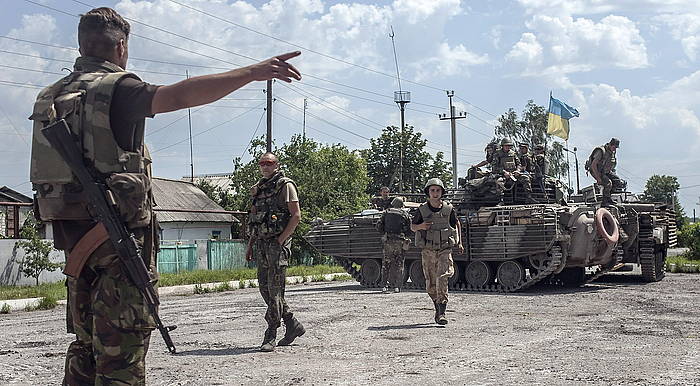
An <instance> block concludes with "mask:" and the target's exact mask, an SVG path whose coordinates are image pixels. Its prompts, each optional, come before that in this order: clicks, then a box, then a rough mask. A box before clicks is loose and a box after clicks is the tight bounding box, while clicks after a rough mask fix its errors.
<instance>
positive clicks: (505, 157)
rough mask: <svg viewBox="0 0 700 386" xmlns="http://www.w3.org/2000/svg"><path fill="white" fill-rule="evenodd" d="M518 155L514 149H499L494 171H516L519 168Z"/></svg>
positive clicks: (495, 158)
mask: <svg viewBox="0 0 700 386" xmlns="http://www.w3.org/2000/svg"><path fill="white" fill-rule="evenodd" d="M517 158H518V155H517V154H515V151H513V150H512V149H511V150H510V151H509V152H508V153H505V152H504V151H503V150H499V151H498V153H496V155H495V156H494V161H495V163H496V164H495V165H494V168H493V171H494V173H501V172H504V171H506V172H511V173H512V172H514V171H516V170H517V169H518V161H517Z"/></svg>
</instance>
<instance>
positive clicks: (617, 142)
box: [608, 137, 620, 147]
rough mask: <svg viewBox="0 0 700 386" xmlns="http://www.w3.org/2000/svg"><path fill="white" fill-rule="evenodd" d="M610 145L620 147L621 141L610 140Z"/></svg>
mask: <svg viewBox="0 0 700 386" xmlns="http://www.w3.org/2000/svg"><path fill="white" fill-rule="evenodd" d="M608 145H614V146H615V147H620V140H619V139H617V138H615V137H613V138H611V139H610V142H608Z"/></svg>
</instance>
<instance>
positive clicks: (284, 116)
mask: <svg viewBox="0 0 700 386" xmlns="http://www.w3.org/2000/svg"><path fill="white" fill-rule="evenodd" d="M273 114H274V115H279V116H280V117H282V118H284V119H286V120H288V121H291V122H293V123H297V124H299V125H301V124H302V122H299V121H297V120H294V119H292V118H290V117H288V116H286V115H284V114H282V113H280V112H279V111H275V112H273ZM306 128H307V129H311V130H314V131H317V132H319V133H321V134H324V135H327V136H329V137H331V138H335V139H337V140H339V141H341V142H344V143H347V144H348V145H353V146H355V147H356V148H360V147H362V146H361V145H358V144H356V143H353V142H350V141H348V140H346V139H343V138H340V137H338V136H335V135H333V134H330V133H328V132H325V131H322V130H319V129H316V128H314V127H311V126H309V124H308V123H307V124H306Z"/></svg>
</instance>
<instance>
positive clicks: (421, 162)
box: [361, 126, 452, 194]
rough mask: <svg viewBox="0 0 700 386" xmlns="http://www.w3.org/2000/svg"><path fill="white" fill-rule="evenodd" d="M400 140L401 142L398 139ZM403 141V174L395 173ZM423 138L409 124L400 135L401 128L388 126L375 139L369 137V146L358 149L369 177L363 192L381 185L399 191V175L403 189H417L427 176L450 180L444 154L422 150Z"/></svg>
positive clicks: (397, 171) (448, 166) (374, 191)
mask: <svg viewBox="0 0 700 386" xmlns="http://www.w3.org/2000/svg"><path fill="white" fill-rule="evenodd" d="M401 139H403V141H401ZM401 143H403V173H400V172H399V169H400V165H401V162H400V159H401V156H400V154H401V147H400V146H401V145H400V144H401ZM426 144H427V140H425V139H423V136H422V134H421V133H420V132H417V131H415V130H414V127H413V126H406V128H405V129H404V132H403V138H401V129H400V128H398V127H396V126H389V127H387V128H385V129H384V130H382V133H381V135H380V136H379V137H377V138H372V139H370V147H369V149H364V150H362V151H361V154H362V157H363V158H364V159H365V160H366V162H367V175H368V177H369V179H370V182H369V186H368V187H367V193H369V194H376V193H377V191H378V190H379V188H381V187H382V186H388V187H389V189H391V190H392V191H394V192H396V191H399V176H400V174H402V175H403V191H404V192H420V191H422V189H423V184H424V183H425V181H427V180H428V178H431V177H439V178H442V179H443V181H444V182H445V183H449V181H451V180H452V168H451V167H450V165H449V164H448V163H447V162H445V161H444V154H443V153H442V152H438V153H437V154H436V155H435V157H433V156H431V155H430V153H428V152H427V151H426V150H425V147H426Z"/></svg>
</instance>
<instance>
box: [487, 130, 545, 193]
mask: <svg viewBox="0 0 700 386" xmlns="http://www.w3.org/2000/svg"><path fill="white" fill-rule="evenodd" d="M491 172H492V173H493V174H496V175H497V176H500V177H503V178H499V179H498V180H497V184H498V186H499V191H500V192H501V194H502V192H503V191H504V190H505V181H504V179H506V178H510V179H512V180H513V181H517V182H519V183H520V184H521V185H522V186H523V189H525V201H526V202H528V203H535V202H536V201H535V200H534V199H533V198H532V183H531V181H530V176H529V175H528V174H527V173H522V172H521V169H520V158H519V157H518V155H517V154H516V153H515V151H514V150H513V141H511V140H510V139H508V138H503V139H502V140H501V148H500V149H499V150H498V151H496V153H495V154H494V155H493V162H492V163H491Z"/></svg>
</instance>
